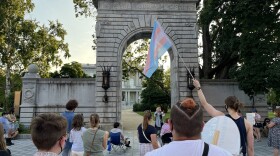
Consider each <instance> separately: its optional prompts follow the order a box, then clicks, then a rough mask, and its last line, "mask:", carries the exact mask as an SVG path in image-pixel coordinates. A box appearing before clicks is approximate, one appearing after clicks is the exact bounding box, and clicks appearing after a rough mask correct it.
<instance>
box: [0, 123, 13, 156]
mask: <svg viewBox="0 0 280 156" xmlns="http://www.w3.org/2000/svg"><path fill="white" fill-rule="evenodd" d="M0 155H1V156H10V155H11V151H10V150H9V149H8V148H7V146H6V143H5V138H4V127H3V125H2V124H1V123H0Z"/></svg>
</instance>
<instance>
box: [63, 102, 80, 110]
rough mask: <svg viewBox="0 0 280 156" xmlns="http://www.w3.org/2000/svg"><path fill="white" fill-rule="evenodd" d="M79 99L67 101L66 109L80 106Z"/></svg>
mask: <svg viewBox="0 0 280 156" xmlns="http://www.w3.org/2000/svg"><path fill="white" fill-rule="evenodd" d="M78 104H79V103H78V101H77V100H69V101H68V102H67V103H66V109H67V110H70V111H71V110H74V109H75V108H77V107H78Z"/></svg>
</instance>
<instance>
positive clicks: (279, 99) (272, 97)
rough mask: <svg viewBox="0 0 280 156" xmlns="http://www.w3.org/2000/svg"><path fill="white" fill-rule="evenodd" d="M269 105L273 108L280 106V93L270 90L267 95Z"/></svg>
mask: <svg viewBox="0 0 280 156" xmlns="http://www.w3.org/2000/svg"><path fill="white" fill-rule="evenodd" d="M267 103H268V104H270V105H272V106H276V105H280V92H277V91H275V90H273V89H270V90H269V92H268V93H267Z"/></svg>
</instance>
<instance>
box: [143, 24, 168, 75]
mask: <svg viewBox="0 0 280 156" xmlns="http://www.w3.org/2000/svg"><path fill="white" fill-rule="evenodd" d="M171 46H172V42H171V41H170V39H169V38H168V36H167V35H166V34H165V33H164V30H163V29H162V27H161V26H160V23H159V22H158V21H157V20H155V23H154V29H153V34H152V38H151V44H150V48H149V53H148V56H147V60H146V65H145V67H144V71H143V73H144V74H145V75H146V76H147V77H148V78H150V77H151V76H152V75H153V73H154V72H155V71H156V70H157V68H158V59H159V58H160V57H161V56H162V55H163V54H164V53H165V52H166V51H167V50H168V49H169V48H170V47H171Z"/></svg>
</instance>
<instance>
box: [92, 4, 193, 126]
mask: <svg viewBox="0 0 280 156" xmlns="http://www.w3.org/2000/svg"><path fill="white" fill-rule="evenodd" d="M196 3H197V0H98V1H97V2H96V3H95V7H96V8H97V12H98V15H97V23H96V37H97V54H96V64H97V65H96V67H97V72H96V90H95V97H96V109H95V110H94V111H95V112H96V113H99V114H102V115H101V122H102V123H103V124H105V125H106V124H109V123H112V122H115V121H120V120H121V114H120V113H121V100H122V99H121V97H122V57H123V53H124V51H125V50H126V48H127V46H128V45H129V44H130V43H132V42H133V41H135V40H137V39H141V38H150V37H151V33H152V29H153V24H154V20H155V19H156V20H158V21H159V22H160V23H161V25H162V27H163V29H164V30H165V33H166V34H167V35H168V36H169V38H170V39H171V40H172V42H173V46H172V48H170V50H169V55H170V62H171V90H172V91H171V92H172V93H171V101H172V103H174V102H175V101H178V100H180V99H182V98H184V97H186V96H187V95H189V94H190V91H189V89H188V88H187V81H186V80H187V78H186V74H187V71H186V68H185V64H186V65H187V66H190V67H198V48H197V38H198V37H197V23H196V22H197V15H196V13H197V10H196ZM178 54H179V55H180V56H181V58H182V59H181V58H179V55H178ZM182 60H184V62H185V64H184V63H183V61H182ZM101 66H111V70H110V88H108V89H107V96H108V102H104V94H105V90H104V89H103V88H102V81H103V77H102V67H101ZM195 71H196V76H198V70H197V68H196V70H195Z"/></svg>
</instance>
